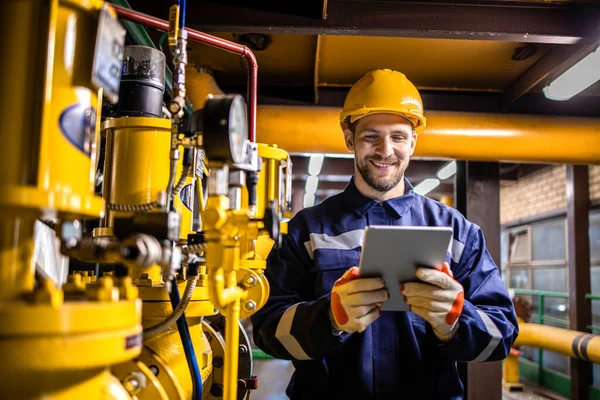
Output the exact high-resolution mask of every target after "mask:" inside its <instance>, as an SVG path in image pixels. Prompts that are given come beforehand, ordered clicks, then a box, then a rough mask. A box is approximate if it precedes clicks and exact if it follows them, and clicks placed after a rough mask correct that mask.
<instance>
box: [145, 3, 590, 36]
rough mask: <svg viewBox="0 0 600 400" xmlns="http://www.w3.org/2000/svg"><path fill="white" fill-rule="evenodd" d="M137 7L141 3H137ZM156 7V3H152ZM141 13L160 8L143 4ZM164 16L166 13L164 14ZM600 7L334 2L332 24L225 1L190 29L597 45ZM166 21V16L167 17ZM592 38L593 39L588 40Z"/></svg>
mask: <svg viewBox="0 0 600 400" xmlns="http://www.w3.org/2000/svg"><path fill="white" fill-rule="evenodd" d="M136 3H137V2H136ZM147 3H152V2H147ZM139 6H140V7H139V9H140V10H141V11H145V12H149V13H152V11H153V10H152V9H153V8H154V9H156V7H153V6H151V5H146V4H142V3H141V2H140V4H139ZM161 12H162V10H161ZM599 15H600V8H599V7H598V6H597V5H593V4H581V3H578V4H575V3H559V4H556V3H524V2H523V3H509V4H503V5H501V4H486V3H482V2H481V1H479V2H476V3H475V2H473V3H472V4H469V3H465V2H461V3H459V4H456V3H454V4H449V3H442V4H440V3H435V4H434V3H431V2H429V3H428V2H399V1H381V0H380V1H356V0H330V1H328V3H327V19H326V20H324V19H322V18H311V17H307V16H299V15H290V14H287V13H281V12H276V11H270V10H268V9H264V8H263V9H256V8H250V7H249V6H245V5H241V6H240V5H232V4H226V3H224V2H215V1H203V2H190V3H189V4H188V10H187V18H188V25H189V26H191V27H193V28H195V29H200V30H204V31H212V32H240V33H241V32H254V33H266V34H269V33H292V34H310V35H359V36H395V37H413V38H443V39H472V40H495V41H505V42H528V43H554V44H573V43H578V42H580V41H582V40H584V41H593V40H594V39H595V38H592V36H591V35H593V33H594V32H593V31H594V29H590V27H593V26H594V23H595V21H598V20H599V18H598V16H599ZM163 16H164V15H163ZM588 35H590V36H588Z"/></svg>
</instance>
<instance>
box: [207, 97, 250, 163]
mask: <svg viewBox="0 0 600 400" xmlns="http://www.w3.org/2000/svg"><path fill="white" fill-rule="evenodd" d="M203 116H204V129H203V132H202V139H203V147H204V150H205V151H206V155H207V157H208V159H209V160H211V161H222V162H226V163H233V164H239V163H242V162H243V161H245V157H246V153H247V151H248V149H247V140H248V120H247V117H246V103H245V102H244V99H243V97H242V96H240V95H238V94H235V95H219V96H214V97H213V98H211V99H208V100H206V104H205V106H204V115H203Z"/></svg>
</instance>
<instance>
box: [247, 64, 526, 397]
mask: <svg viewBox="0 0 600 400" xmlns="http://www.w3.org/2000/svg"><path fill="white" fill-rule="evenodd" d="M340 122H341V125H342V129H343V131H344V137H345V141H346V146H347V147H348V150H349V151H351V152H353V153H354V160H355V176H354V178H353V179H352V181H351V182H350V183H349V185H348V187H347V188H346V189H345V191H344V192H343V193H341V194H339V195H336V196H333V197H331V198H329V199H327V200H325V201H324V202H323V203H322V204H319V205H317V206H315V207H311V208H308V209H305V210H302V211H301V212H299V213H298V215H297V216H296V217H294V218H293V219H292V220H291V221H290V223H289V227H288V235H286V237H285V240H284V244H283V246H282V248H281V249H280V251H279V254H278V255H277V254H272V256H271V259H272V260H271V263H270V265H269V268H268V269H267V275H268V276H269V280H270V283H271V288H272V294H271V297H270V299H269V301H268V303H267V305H266V306H265V307H264V308H263V309H262V310H260V311H259V312H258V313H257V314H256V315H255V316H254V317H253V323H254V339H255V342H256V344H257V345H258V346H259V347H261V348H262V349H263V350H264V351H266V352H268V353H270V354H272V355H274V356H275V357H278V358H284V359H290V360H292V361H293V363H294V366H295V368H296V371H295V373H294V377H293V378H292V381H291V382H290V385H289V387H288V391H287V393H288V396H289V397H290V398H291V399H338V398H340V399H355V398H356V399H460V398H462V397H463V386H462V383H461V382H460V379H459V377H458V372H457V368H456V362H457V361H472V362H481V361H494V360H501V359H503V358H505V357H506V355H507V354H508V352H509V351H510V347H511V345H512V343H513V342H514V340H515V339H516V337H517V334H518V326H517V319H516V316H515V312H514V308H513V305H512V302H511V300H510V298H509V295H508V293H507V291H506V288H505V286H504V283H503V281H502V278H501V277H500V274H499V273H498V269H497V267H496V265H495V264H494V261H493V260H492V258H491V257H490V254H489V253H488V251H487V250H486V248H485V241H484V237H483V233H482V232H481V229H480V228H479V227H478V226H477V225H475V224H473V223H471V222H469V221H467V220H466V219H465V218H464V217H463V216H462V215H461V214H460V213H459V212H457V211H456V210H454V209H452V208H450V207H447V206H445V205H443V204H441V203H438V202H436V201H433V200H431V199H428V198H426V197H423V196H420V195H418V194H416V193H415V192H414V191H413V190H412V186H411V185H410V183H409V182H408V181H407V180H406V179H405V178H404V172H405V171H406V168H407V166H408V163H409V159H410V157H411V156H412V154H413V152H414V150H415V146H416V142H417V137H418V134H419V133H420V132H421V131H422V130H423V129H424V128H425V124H426V119H425V117H424V116H423V105H422V102H421V97H420V95H419V92H418V91H417V89H416V88H415V87H414V85H413V84H412V83H410V82H409V81H408V79H406V77H405V76H404V75H403V74H401V73H399V72H396V71H391V70H377V71H372V72H369V73H368V74H366V75H365V76H364V77H363V78H362V79H360V80H359V81H358V82H357V83H356V84H355V85H354V86H353V87H352V88H351V89H350V92H349V93H348V96H347V98H346V101H345V103H344V110H343V112H342V113H341V115H340ZM368 225H410V226H449V227H452V228H453V240H452V243H451V245H450V246H449V252H448V254H447V256H446V263H444V265H440V266H439V270H435V269H420V268H419V269H417V276H418V277H419V278H420V280H421V281H422V282H419V283H406V284H402V285H400V284H398V286H395V282H387V287H386V282H384V281H383V280H381V279H378V278H370V279H361V278H358V270H357V268H356V267H355V266H356V265H358V264H359V259H360V252H361V245H362V237H363V234H364V229H365V227H366V226H368ZM398 245H399V246H401V245H402V244H401V243H399V244H398ZM277 256H279V258H280V259H279V260H277V259H276V258H277ZM398 263H399V265H401V263H402V260H398ZM388 290H389V291H392V290H400V291H401V292H402V293H403V294H404V296H405V300H406V301H407V303H408V304H409V305H410V307H411V311H412V312H381V306H382V304H383V303H384V302H385V301H386V300H387V298H388V297H389V292H388Z"/></svg>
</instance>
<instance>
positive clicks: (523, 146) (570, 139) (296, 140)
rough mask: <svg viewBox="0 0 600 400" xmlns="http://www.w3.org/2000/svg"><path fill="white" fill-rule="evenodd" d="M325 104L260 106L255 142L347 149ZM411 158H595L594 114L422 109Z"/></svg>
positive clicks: (598, 136)
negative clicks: (422, 123)
mask: <svg viewBox="0 0 600 400" xmlns="http://www.w3.org/2000/svg"><path fill="white" fill-rule="evenodd" d="M339 112H340V110H339V109H337V108H330V107H298V106H261V107H259V108H258V122H257V124H258V125H257V134H258V138H257V141H258V142H260V143H270V144H272V143H277V144H278V145H279V147H281V148H284V149H286V150H287V151H289V152H290V153H306V152H318V153H339V154H344V153H345V154H347V153H348V150H347V149H346V146H345V145H344V140H343V135H342V130H341V128H340V124H339V120H338V116H339ZM426 116H427V128H426V129H425V130H424V131H423V133H422V134H421V135H420V136H419V140H418V142H417V148H416V152H415V156H416V157H424V158H425V157H433V158H453V159H464V160H478V161H523V162H556V163H582V164H598V163H600V151H598V149H600V124H599V120H598V119H597V118H575V117H552V116H533V115H510V114H508V115H502V114H484V113H454V112H442V111H430V112H427V113H426Z"/></svg>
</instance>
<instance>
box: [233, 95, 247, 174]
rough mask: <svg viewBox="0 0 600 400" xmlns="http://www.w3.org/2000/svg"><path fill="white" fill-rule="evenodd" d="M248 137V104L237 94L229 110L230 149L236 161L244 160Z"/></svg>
mask: <svg viewBox="0 0 600 400" xmlns="http://www.w3.org/2000/svg"><path fill="white" fill-rule="evenodd" d="M247 139H248V121H247V119H246V105H245V104H244V101H243V99H242V97H240V96H236V97H235V98H234V99H233V102H232V103H231V108H230V110H229V149H230V151H231V158H232V160H233V162H234V163H240V162H242V161H244V156H245V154H246V140H247Z"/></svg>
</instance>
